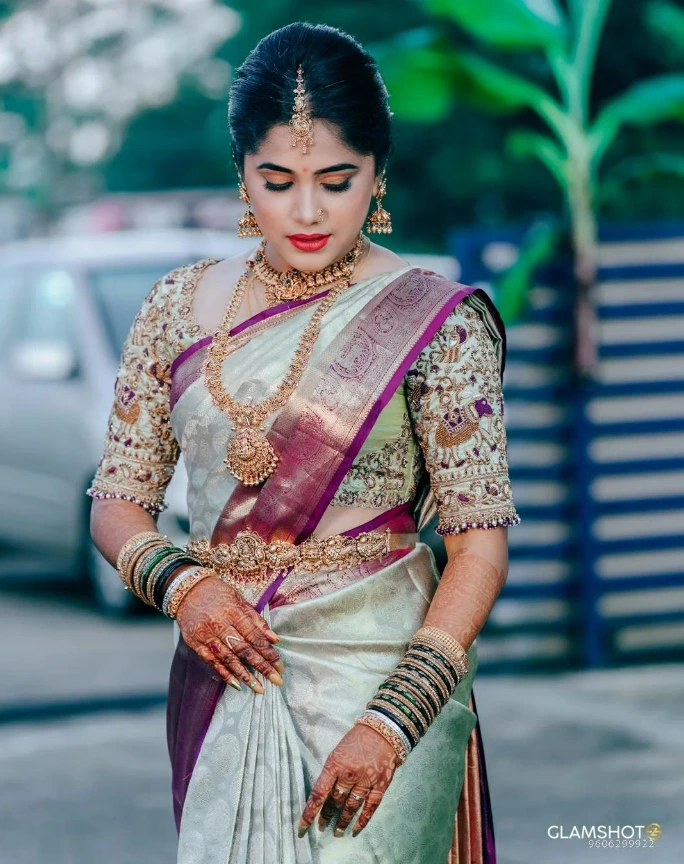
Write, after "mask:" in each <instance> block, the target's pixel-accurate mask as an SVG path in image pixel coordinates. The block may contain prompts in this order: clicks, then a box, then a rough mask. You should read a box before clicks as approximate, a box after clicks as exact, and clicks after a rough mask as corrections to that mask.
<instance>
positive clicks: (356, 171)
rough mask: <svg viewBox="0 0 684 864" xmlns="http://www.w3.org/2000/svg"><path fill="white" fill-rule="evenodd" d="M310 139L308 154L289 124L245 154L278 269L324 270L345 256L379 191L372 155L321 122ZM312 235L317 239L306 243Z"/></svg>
mask: <svg viewBox="0 0 684 864" xmlns="http://www.w3.org/2000/svg"><path fill="white" fill-rule="evenodd" d="M313 137H314V144H313V146H311V147H310V148H308V149H309V152H308V153H306V154H304V153H302V146H301V144H299V145H297V147H293V146H292V136H291V135H290V130H289V128H288V127H287V126H274V127H273V128H272V129H271V130H270V132H269V134H268V136H267V137H266V139H265V140H264V142H263V143H262V145H261V147H259V150H258V151H257V152H256V153H253V154H249V155H247V156H245V164H244V181H245V185H246V187H247V192H248V193H249V197H250V200H251V203H252V212H253V213H254V215H255V217H256V220H257V222H258V223H259V227H260V228H261V231H262V233H263V235H264V237H265V238H266V241H267V254H268V258H269V260H270V262H271V264H273V266H274V267H276V268H277V269H279V270H282V269H287V268H289V267H296V268H297V269H298V270H306V271H312V270H322V269H323V268H324V267H327V266H328V264H331V263H332V262H333V261H335V260H337V259H338V258H341V257H342V256H343V255H344V254H345V253H346V252H348V251H349V250H350V249H351V248H352V246H353V245H354V243H355V241H356V238H357V237H358V234H359V231H360V230H361V229H362V227H363V224H364V221H365V218H366V215H367V213H368V209H369V206H370V202H371V197H372V195H373V193H374V192H375V191H377V179H376V177H375V160H374V158H373V156H361V155H359V154H358V153H357V152H356V151H354V150H351V149H350V148H349V147H347V146H346V145H345V144H344V143H343V142H342V140H341V139H340V138H339V136H338V135H336V134H335V130H334V127H332V126H330V125H329V124H328V123H325V122H322V121H320V120H315V121H314V132H313ZM321 217H322V218H321ZM297 235H299V237H298V236H297ZM307 235H318V237H319V240H318V241H313V242H309V243H307V242H306V240H305V239H304V238H306V236H307ZM324 237H327V240H326V241H325V242H324V241H323V238H324Z"/></svg>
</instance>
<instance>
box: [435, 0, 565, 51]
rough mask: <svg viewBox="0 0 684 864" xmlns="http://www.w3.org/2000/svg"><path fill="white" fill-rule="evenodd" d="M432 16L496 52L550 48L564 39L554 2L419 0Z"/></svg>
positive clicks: (529, 0)
mask: <svg viewBox="0 0 684 864" xmlns="http://www.w3.org/2000/svg"><path fill="white" fill-rule="evenodd" d="M420 2H421V4H422V5H423V6H424V7H425V8H426V9H427V10H428V11H429V12H431V13H432V14H433V15H439V16H443V17H447V18H451V19H452V20H454V21H456V22H457V23H458V24H460V26H461V27H463V28H464V29H465V30H467V31H468V32H469V33H471V34H472V35H473V36H476V37H477V38H478V39H481V40H482V41H483V42H487V43H488V44H489V45H494V46H496V47H497V48H511V49H521V48H552V47H554V46H557V45H559V44H561V43H563V42H565V38H566V21H565V16H564V14H563V12H562V10H561V8H560V6H559V4H558V3H557V2H556V0H420Z"/></svg>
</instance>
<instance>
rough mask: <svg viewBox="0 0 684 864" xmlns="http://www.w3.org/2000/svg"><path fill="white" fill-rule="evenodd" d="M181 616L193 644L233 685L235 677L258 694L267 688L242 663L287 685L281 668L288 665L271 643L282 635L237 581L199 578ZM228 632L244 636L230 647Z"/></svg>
mask: <svg viewBox="0 0 684 864" xmlns="http://www.w3.org/2000/svg"><path fill="white" fill-rule="evenodd" d="M176 620H177V622H178V626H179V627H180V631H181V635H182V636H183V639H184V641H185V643H186V644H187V645H188V647H189V648H192V649H193V650H194V651H196V652H197V654H198V655H199V656H200V657H201V658H202V660H204V661H205V663H208V664H209V665H210V666H213V668H214V669H216V671H217V672H218V673H219V675H221V677H222V678H223V679H224V680H225V681H227V683H230V681H231V679H232V677H233V675H235V676H236V677H237V678H238V679H239V680H241V681H244V682H245V684H247V686H248V687H250V688H251V689H253V690H254V691H255V692H256V693H264V692H265V691H264V688H263V685H262V684H261V682H260V681H259V680H258V679H256V678H255V677H254V676H253V675H252V674H251V672H250V671H249V670H248V669H247V668H246V667H245V666H244V665H243V663H242V662H241V661H245V662H246V663H249V664H251V665H252V666H253V667H254V668H255V669H257V670H258V671H259V672H261V673H262V674H263V675H265V677H266V678H268V680H269V681H271V683H273V684H277V685H280V684H282V683H283V682H282V678H281V677H280V675H279V674H278V671H283V670H284V668H285V667H284V664H283V661H282V660H281V658H280V655H279V654H278V652H277V651H276V650H275V648H273V646H272V644H271V641H269V640H273V641H277V640H278V637H277V635H276V634H275V633H274V632H273V631H272V630H271V629H270V628H269V627H268V624H267V623H266V621H265V620H264V619H263V618H262V616H261V615H259V613H258V612H257V611H256V610H255V609H254V607H253V606H250V604H249V603H248V602H247V601H246V600H245V599H244V597H243V596H242V595H241V594H240V592H239V591H237V590H236V589H235V588H233V586H232V585H228V584H227V583H226V582H223V581H222V580H221V579H219V578H218V577H210V578H209V579H203V580H202V581H201V582H198V583H197V585H195V586H193V587H192V588H191V589H190V591H188V593H187V595H186V596H185V597H184V598H183V600H182V601H181V605H180V608H179V609H178V614H177V616H176ZM227 635H230V636H239V637H240V639H241V640H242V641H239V642H237V641H231V642H230V645H231V646H232V647H230V648H229V647H228V643H227V642H226V641H225V638H226V636H227ZM229 670H230V671H229ZM230 673H233V674H230Z"/></svg>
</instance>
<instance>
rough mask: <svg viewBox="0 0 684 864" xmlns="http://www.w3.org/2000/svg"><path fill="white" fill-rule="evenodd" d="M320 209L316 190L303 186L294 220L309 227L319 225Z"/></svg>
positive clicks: (298, 196) (298, 197)
mask: <svg viewBox="0 0 684 864" xmlns="http://www.w3.org/2000/svg"><path fill="white" fill-rule="evenodd" d="M319 209H320V204H319V203H318V201H317V199H316V193H315V191H314V189H313V188H311V187H308V186H301V187H300V188H299V190H298V195H297V199H296V204H295V212H294V218H295V219H296V220H297V222H298V223H299V224H300V225H306V226H307V227H308V226H311V225H316V224H318V211H319Z"/></svg>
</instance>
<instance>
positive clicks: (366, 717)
mask: <svg viewBox="0 0 684 864" xmlns="http://www.w3.org/2000/svg"><path fill="white" fill-rule="evenodd" d="M357 724H362V725H364V726H369V727H370V728H371V729H375V731H376V732H379V733H380V734H381V735H382V737H383V738H384V739H385V741H387V743H388V744H391V746H392V748H393V749H394V752H395V753H396V754H397V759H398V760H399V764H400V765H403V764H404V762H406V758H407V757H408V754H409V751H408V750H407V749H406V745H405V744H404V742H403V741H402V740H401V738H400V737H399V736H398V735H397V733H396V732H395V731H394V729H391V728H390V727H389V726H388V725H387V724H386V723H383V722H382V720H381V719H380V718H379V717H375V716H374V715H373V714H362V715H361V716H360V717H357V718H356V720H355V721H354V725H357Z"/></svg>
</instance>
